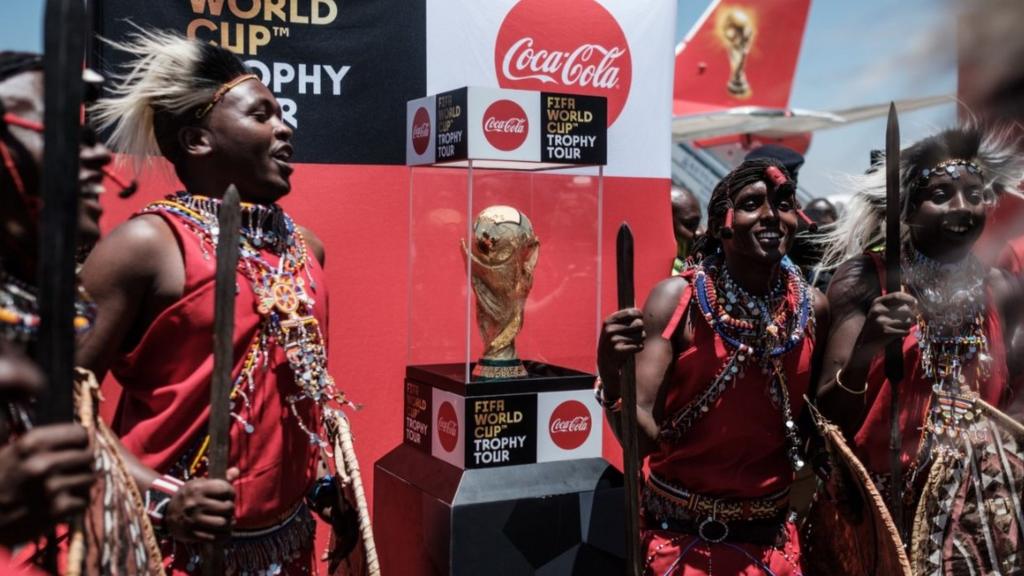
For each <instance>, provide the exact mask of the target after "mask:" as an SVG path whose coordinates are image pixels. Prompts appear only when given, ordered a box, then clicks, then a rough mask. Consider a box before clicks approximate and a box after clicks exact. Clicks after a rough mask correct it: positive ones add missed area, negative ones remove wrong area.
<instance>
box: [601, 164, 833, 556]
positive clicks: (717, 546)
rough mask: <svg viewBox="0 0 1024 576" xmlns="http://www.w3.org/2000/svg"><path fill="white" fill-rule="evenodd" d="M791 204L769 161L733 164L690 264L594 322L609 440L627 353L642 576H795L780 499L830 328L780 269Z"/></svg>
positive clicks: (785, 502)
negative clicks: (638, 303)
mask: <svg viewBox="0 0 1024 576" xmlns="http://www.w3.org/2000/svg"><path fill="white" fill-rule="evenodd" d="M795 192H796V188H795V183H794V182H793V180H792V178H790V176H789V174H788V172H787V171H786V169H785V167H783V165H782V164H781V163H779V162H778V161H777V160H774V159H758V160H747V161H745V162H743V163H742V164H740V166H739V167H737V168H736V169H735V170H733V171H732V172H730V173H729V174H727V175H726V177H725V178H724V179H722V181H721V182H719V183H718V185H717V186H716V187H715V189H714V191H713V193H712V195H711V198H710V201H709V204H708V210H707V212H708V231H707V234H705V235H703V236H701V237H700V238H698V239H697V240H696V242H695V244H694V246H693V252H692V254H693V261H692V264H691V265H690V266H689V267H687V268H686V269H685V270H684V271H683V272H682V274H681V275H679V276H676V277H673V278H670V279H668V280H665V281H663V282H661V283H660V284H658V285H657V286H656V287H655V288H654V289H653V291H652V292H651V294H650V296H649V297H648V299H647V302H646V304H645V306H644V310H643V311H642V312H641V311H640V310H637V309H635V308H632V309H626V310H620V311H618V312H615V313H614V314H612V315H610V316H609V317H608V318H607V319H606V320H605V322H604V326H603V328H602V332H601V336H600V340H599V344H598V367H599V372H600V376H601V378H600V380H599V382H600V383H599V385H598V388H597V391H596V392H597V396H598V399H599V401H600V402H601V403H602V404H603V405H604V407H605V409H606V412H607V414H608V421H609V423H610V424H611V425H612V427H613V429H614V430H615V431H616V432H617V433H618V432H619V431H620V428H619V427H620V426H621V422H620V418H619V416H620V414H621V408H622V405H621V401H620V391H621V383H620V377H621V374H620V370H621V367H622V365H623V363H624V361H625V359H626V358H627V357H628V356H629V355H632V354H636V387H637V393H636V398H637V422H638V428H639V430H637V434H638V440H639V448H640V455H641V457H648V458H649V465H650V474H649V476H648V478H647V482H646V484H645V486H644V488H643V512H642V514H643V516H642V520H643V526H644V531H643V545H642V546H641V549H642V552H643V557H644V559H645V561H646V567H647V570H649V571H650V573H653V574H670V575H684V576H686V575H691V574H694V575H695V574H710V573H714V574H776V575H797V574H801V573H802V570H801V558H800V544H799V541H798V535H797V532H796V529H795V526H794V524H793V523H792V521H791V520H790V486H791V485H792V483H793V479H794V472H795V471H799V470H801V469H803V468H804V467H805V465H806V464H805V462H806V456H805V454H804V453H803V442H802V440H801V437H802V432H801V429H800V428H801V427H800V422H801V419H800V415H801V412H802V411H803V409H804V404H805V402H804V396H805V395H807V394H809V393H811V390H812V383H813V380H812V374H811V371H812V365H813V364H814V358H815V357H816V355H818V354H820V350H821V349H823V346H822V342H823V341H824V338H825V335H826V334H827V333H828V325H829V321H828V306H827V303H826V301H825V298H824V296H823V295H822V294H821V292H819V291H818V290H816V289H814V288H812V287H810V286H809V285H808V284H807V282H806V281H805V280H804V277H803V274H802V273H801V272H800V270H799V268H797V267H796V266H795V265H794V264H793V263H792V262H790V261H789V260H788V258H786V252H787V251H788V249H789V248H790V246H791V245H792V242H793V235H794V233H795V231H796V228H797V221H798V218H801V215H800V209H799V205H798V204H797V201H796V198H795ZM645 573H646V572H645Z"/></svg>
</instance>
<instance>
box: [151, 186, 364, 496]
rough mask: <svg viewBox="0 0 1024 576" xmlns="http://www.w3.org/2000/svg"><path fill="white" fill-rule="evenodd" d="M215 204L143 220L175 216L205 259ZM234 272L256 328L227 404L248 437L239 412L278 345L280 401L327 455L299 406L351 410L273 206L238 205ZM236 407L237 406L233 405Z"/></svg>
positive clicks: (193, 467) (292, 243) (292, 235)
mask: <svg viewBox="0 0 1024 576" xmlns="http://www.w3.org/2000/svg"><path fill="white" fill-rule="evenodd" d="M219 208H220V201H219V200H216V199H212V198H207V197H202V196H192V195H189V194H186V193H178V194H177V195H174V196H169V197H167V198H166V199H164V200H160V201H158V202H154V203H153V204H150V205H149V206H148V207H146V208H145V209H144V210H143V213H147V212H157V211H164V212H169V213H171V214H174V215H176V216H178V217H180V218H181V219H182V221H184V223H185V225H186V226H187V227H188V228H189V229H190V230H191V231H192V232H193V233H194V234H196V236H197V237H198V238H199V240H200V247H201V249H202V251H203V256H204V258H208V257H210V253H211V251H213V250H215V249H216V245H217V236H218V232H219V230H218V228H217V222H218V211H219ZM239 241H240V242H241V246H240V247H239V259H238V271H239V273H241V274H242V276H244V277H245V278H246V279H247V280H248V281H249V282H250V285H251V287H252V290H253V293H254V295H255V297H256V312H257V313H258V314H259V315H260V327H259V330H258V331H257V333H256V334H255V336H254V337H253V339H252V342H251V343H250V344H249V346H248V348H247V349H246V352H245V354H244V356H243V360H242V369H241V371H240V372H239V374H238V376H237V377H236V378H235V382H234V388H233V389H232V393H231V397H232V399H233V400H235V401H236V405H235V406H236V408H235V409H233V410H232V414H231V416H232V418H234V419H235V420H236V421H238V423H239V424H240V425H241V426H242V427H243V429H244V430H245V431H246V432H247V433H250V434H251V433H252V432H254V428H253V426H252V425H251V424H250V423H249V422H248V421H247V420H246V419H245V418H244V417H243V415H242V412H243V411H248V410H251V408H252V407H251V404H250V396H251V395H252V393H253V392H255V387H256V383H255V382H256V380H255V374H256V371H257V370H259V369H267V368H268V366H269V363H270V359H271V351H272V347H273V345H275V344H276V345H278V346H280V347H281V348H282V349H283V350H284V352H285V357H286V358H287V360H288V365H289V367H290V368H291V369H292V372H293V374H294V376H295V383H296V385H297V386H298V388H299V392H298V393H296V394H290V395H288V396H287V397H286V398H285V401H286V402H287V403H288V405H289V409H290V410H291V412H292V415H293V416H294V417H295V420H296V422H297V423H298V425H299V427H300V428H301V429H302V431H303V432H304V433H305V434H307V435H308V436H309V441H310V443H313V444H317V445H318V446H319V447H321V448H322V449H325V450H328V449H329V443H328V442H326V441H325V440H324V439H323V438H321V435H320V432H319V430H320V425H319V423H309V422H305V420H304V419H303V418H302V417H301V416H300V414H299V411H298V408H297V405H298V404H300V403H301V402H304V401H311V402H313V403H315V404H316V405H318V406H319V407H320V408H321V409H322V410H324V411H331V412H338V413H340V410H339V409H338V408H340V407H341V406H342V405H349V406H353V407H354V405H353V404H352V403H350V402H349V401H348V400H347V399H346V398H345V395H344V394H343V393H342V392H340V391H338V389H337V388H336V387H335V383H334V379H333V378H332V377H331V375H330V374H328V372H327V350H326V347H325V342H324V336H323V332H322V331H321V328H320V323H319V322H318V321H317V319H316V318H315V317H314V315H313V308H314V306H315V301H314V299H313V297H312V296H311V295H310V293H309V292H308V291H307V288H306V287H307V281H308V286H309V289H310V290H315V289H316V283H315V282H314V280H313V277H312V275H311V273H310V270H309V262H308V259H309V253H308V250H307V248H306V243H305V241H304V240H303V238H302V235H301V234H300V233H297V232H296V230H295V224H294V222H293V221H292V219H291V218H290V217H289V216H288V215H287V214H285V213H284V211H283V210H281V208H280V207H278V206H276V205H271V206H263V205H258V204H248V203H243V204H242V230H241V234H240V240H239ZM261 250H267V251H270V252H273V253H275V254H277V255H279V257H280V258H279V260H278V263H277V264H276V265H274V264H272V263H271V262H269V261H268V260H267V259H266V258H265V257H264V255H263V254H262V253H261ZM239 400H240V401H241V406H239V405H238V401H239ZM208 442H209V438H208V437H207V438H205V439H204V440H203V442H202V443H201V445H200V447H199V449H198V451H197V452H196V453H195V454H192V455H189V458H188V460H189V461H188V462H187V464H186V463H185V462H183V463H182V465H183V466H181V467H182V468H185V469H184V470H181V472H182V473H183V475H184V476H185V477H186V478H189V477H194V476H196V475H197V474H199V472H200V468H202V467H203V466H204V465H205V456H206V448H207V445H208Z"/></svg>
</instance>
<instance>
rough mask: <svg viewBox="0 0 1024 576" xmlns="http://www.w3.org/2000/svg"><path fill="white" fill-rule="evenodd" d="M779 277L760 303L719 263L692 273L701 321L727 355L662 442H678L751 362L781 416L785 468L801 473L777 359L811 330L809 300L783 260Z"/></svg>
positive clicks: (673, 420) (672, 422) (805, 289)
mask: <svg viewBox="0 0 1024 576" xmlns="http://www.w3.org/2000/svg"><path fill="white" fill-rule="evenodd" d="M782 271H783V276H784V277H785V278H784V279H783V278H782V277H781V276H780V278H779V280H778V282H777V283H776V285H775V286H773V287H772V289H771V291H770V293H769V294H768V295H767V296H764V297H762V296H755V295H752V294H750V293H749V292H747V291H746V290H744V289H743V288H742V287H741V286H740V285H739V284H737V283H736V282H735V281H734V280H733V278H732V277H731V275H730V274H729V271H728V269H727V268H726V267H725V263H724V262H719V261H718V260H717V259H709V260H708V261H707V262H706V263H702V264H699V265H697V266H696V267H695V271H694V276H693V286H694V293H695V296H696V298H695V300H696V302H697V305H698V307H699V310H700V312H701V315H702V316H703V317H704V320H705V321H707V323H708V325H709V326H711V328H712V329H713V330H714V331H715V334H716V335H717V336H718V337H719V338H720V339H721V340H722V342H724V343H725V345H726V348H728V349H730V350H731V352H730V354H729V357H728V359H727V360H726V361H725V363H724V364H723V366H722V368H721V369H720V370H719V372H718V374H717V375H716V376H715V377H714V379H712V381H711V383H710V385H709V386H708V387H707V388H705V389H704V390H703V391H702V392H700V393H699V394H697V396H696V397H695V398H694V399H693V400H691V401H690V402H689V403H687V404H686V406H684V407H683V408H682V409H680V410H679V411H678V412H676V414H675V415H674V416H673V417H672V418H671V420H670V421H669V423H668V424H667V425H666V426H665V427H664V428H663V429H662V432H661V437H662V439H664V440H668V441H678V440H680V439H681V438H682V437H683V435H684V434H685V432H686V431H687V430H689V429H690V428H691V427H692V426H693V425H694V424H695V423H696V422H697V421H698V420H699V419H700V418H701V417H703V416H704V415H705V414H707V413H708V412H709V411H710V410H711V409H712V408H713V407H714V405H715V404H716V403H717V402H718V399H719V398H721V396H722V394H723V393H724V392H725V389H726V386H727V384H729V383H730V382H731V383H732V384H733V386H735V385H736V381H737V380H739V379H740V378H742V377H743V375H744V374H745V372H746V369H747V367H748V366H749V365H750V363H752V362H757V363H758V364H759V365H760V368H761V372H762V373H763V374H764V375H765V376H766V378H767V381H768V385H767V389H766V393H767V394H768V397H769V399H770V401H771V403H772V405H773V406H774V407H775V408H776V409H778V410H780V411H781V412H782V419H783V432H784V434H785V436H786V440H787V444H788V455H789V460H790V464H791V465H792V467H793V469H794V470H797V471H799V470H800V469H802V468H803V467H804V461H803V459H802V458H801V457H800V438H799V435H798V434H797V426H796V421H795V420H794V418H793V413H792V406H791V404H790V399H789V386H788V384H787V382H786V374H785V368H784V367H783V365H782V357H783V356H784V355H785V354H786V353H787V352H789V351H790V350H792V349H793V348H795V347H796V346H797V345H799V344H800V343H801V342H803V340H804V337H805V335H806V333H807V330H812V329H813V322H814V317H813V314H812V310H811V299H812V294H811V291H810V288H809V287H808V285H807V283H806V282H805V281H804V279H803V275H802V274H801V273H800V270H799V268H797V267H796V266H795V265H794V264H793V263H791V262H790V261H789V260H788V259H783V261H782ZM716 278H717V282H716ZM716 284H718V285H717V286H716Z"/></svg>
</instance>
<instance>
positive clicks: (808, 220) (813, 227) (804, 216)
mask: <svg viewBox="0 0 1024 576" xmlns="http://www.w3.org/2000/svg"><path fill="white" fill-rule="evenodd" d="M796 215H797V216H799V217H800V219H801V220H803V222H804V224H806V225H807V230H809V231H811V232H817V231H818V223H817V222H815V221H814V220H811V218H810V217H809V216H807V214H806V213H805V212H804V211H803V210H801V209H799V208H797V210H796Z"/></svg>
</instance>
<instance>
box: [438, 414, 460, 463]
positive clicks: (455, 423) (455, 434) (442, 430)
mask: <svg viewBox="0 0 1024 576" xmlns="http://www.w3.org/2000/svg"><path fill="white" fill-rule="evenodd" d="M437 437H438V439H439V440H440V441H441V448H444V451H445V452H451V451H453V450H455V446H456V445H457V444H458V443H459V417H458V416H457V415H456V414H455V407H453V406H452V403H451V402H443V403H442V404H441V407H440V408H438V409H437Z"/></svg>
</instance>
